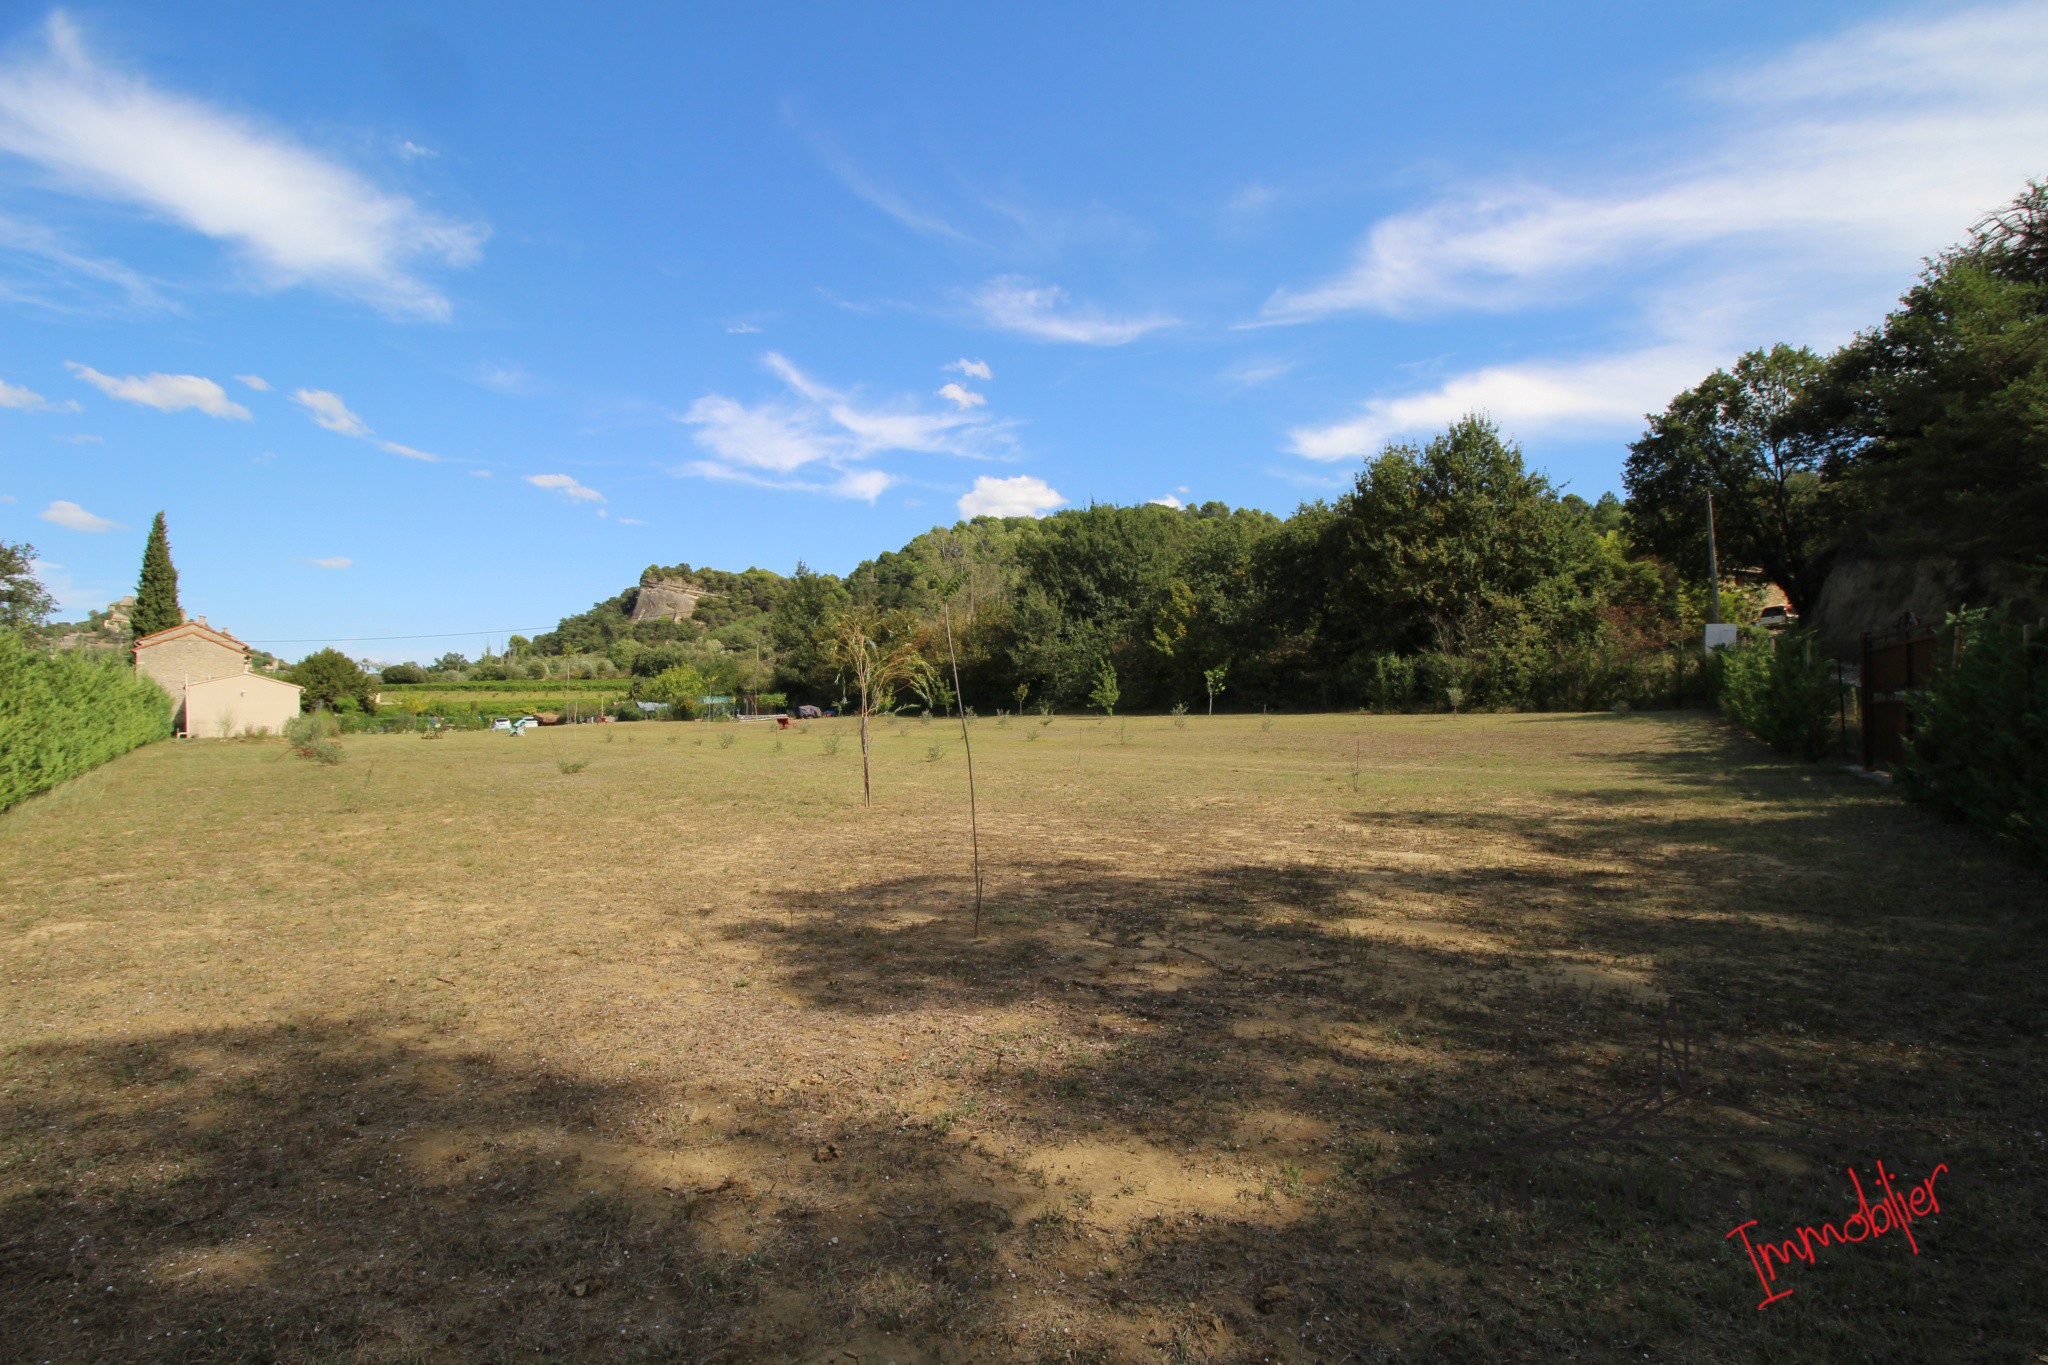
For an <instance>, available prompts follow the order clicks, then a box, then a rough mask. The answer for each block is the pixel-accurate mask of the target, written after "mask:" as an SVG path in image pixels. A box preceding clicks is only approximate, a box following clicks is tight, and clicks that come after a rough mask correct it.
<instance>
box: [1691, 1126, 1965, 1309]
mask: <svg viewBox="0 0 2048 1365" xmlns="http://www.w3.org/2000/svg"><path fill="white" fill-rule="evenodd" d="M1946 1170H1948V1165H1947V1163H1945V1162H1944V1163H1943V1164H1942V1165H1939V1166H1936V1167H1935V1168H1934V1170H1933V1171H1932V1172H1931V1173H1930V1174H1929V1175H1928V1177H1927V1178H1926V1179H1925V1180H1923V1181H1921V1182H1920V1183H1919V1184H1917V1185H1912V1186H1908V1187H1907V1188H1906V1190H1905V1191H1904V1192H1903V1193H1901V1192H1900V1191H1899V1190H1897V1189H1894V1188H1893V1187H1892V1179H1893V1177H1892V1176H1891V1175H1890V1174H1889V1173H1888V1172H1886V1170H1885V1168H1884V1163H1883V1162H1882V1161H1880V1162H1878V1163H1877V1183H1878V1185H1879V1187H1880V1188H1881V1190H1882V1197H1881V1198H1880V1199H1879V1200H1878V1202H1877V1205H1876V1207H1874V1208H1873V1207H1872V1206H1871V1203H1870V1199H1869V1197H1868V1196H1867V1195H1866V1194H1865V1193H1864V1191H1863V1182H1862V1181H1861V1180H1858V1179H1857V1178H1856V1170H1855V1168H1854V1167H1853V1166H1852V1167H1850V1168H1849V1182H1850V1183H1851V1184H1852V1185H1854V1186H1855V1187H1856V1212H1854V1213H1852V1214H1850V1215H1849V1216H1848V1217H1847V1218H1844V1219H1843V1220H1842V1223H1841V1226H1840V1227H1836V1226H1835V1225H1834V1224H1832V1223H1822V1224H1821V1225H1820V1226H1819V1227H1803V1228H1800V1229H1798V1230H1797V1232H1796V1233H1795V1234H1794V1235H1793V1236H1792V1237H1788V1238H1786V1239H1785V1240H1784V1241H1782V1242H1766V1241H1756V1242H1752V1241H1750V1239H1749V1230H1750V1229H1751V1228H1753V1227H1755V1226H1756V1219H1754V1218H1752V1219H1750V1220H1749V1221H1748V1222H1747V1223H1744V1224H1742V1225H1741V1226H1740V1227H1735V1228H1730V1229H1729V1230H1728V1236H1729V1237H1740V1238H1742V1249H1743V1250H1744V1251H1746V1252H1748V1253H1749V1264H1750V1266H1751V1268H1753V1269H1754V1270H1755V1271H1756V1277H1757V1279H1758V1281H1759V1282H1761V1283H1762V1285H1763V1287H1764V1301H1763V1302H1762V1303H1760V1304H1758V1305H1757V1310H1758V1311H1759V1312H1761V1311H1762V1310H1764V1309H1765V1308H1768V1307H1769V1306H1770V1305H1772V1304H1774V1303H1776V1302H1777V1301H1778V1300H1779V1299H1784V1298H1790V1297H1791V1296H1792V1291H1791V1290H1789V1289H1775V1288H1773V1287H1772V1286H1774V1285H1775V1284H1776V1283H1777V1282H1778V1271H1779V1269H1781V1268H1782V1267H1785V1266H1789V1265H1791V1264H1792V1262H1793V1261H1794V1260H1801V1261H1804V1262H1806V1263H1807V1264H1808V1265H1812V1264H1813V1253H1814V1248H1815V1247H1821V1248H1825V1247H1828V1246H1830V1245H1834V1244H1837V1243H1843V1242H1861V1241H1864V1240H1866V1239H1874V1238H1878V1237H1882V1236H1884V1235H1885V1234H1886V1233H1887V1232H1903V1233H1905V1234H1906V1245H1907V1246H1909V1247H1911V1248H1912V1249H1913V1254H1914V1255H1915V1256H1918V1255H1919V1254H1920V1243H1919V1241H1918V1239H1916V1238H1915V1237H1914V1236H1913V1220H1914V1219H1916V1218H1925V1217H1926V1216H1927V1215H1928V1214H1930V1213H1940V1212H1941V1205H1940V1204H1939V1203H1937V1202H1936V1201H1935V1198H1934V1182H1935V1179H1936V1178H1937V1177H1939V1176H1940V1175H1941V1174H1942V1173H1943V1172H1944V1171H1946ZM1724 1240H1725V1239H1724ZM1774 1260H1775V1261H1776V1262H1777V1264H1776V1265H1773V1264H1772V1262H1773V1261H1774Z"/></svg>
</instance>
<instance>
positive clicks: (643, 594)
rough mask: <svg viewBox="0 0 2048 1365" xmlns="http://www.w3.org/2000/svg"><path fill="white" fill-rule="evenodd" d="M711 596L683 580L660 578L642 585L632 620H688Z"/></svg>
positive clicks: (635, 599)
mask: <svg viewBox="0 0 2048 1365" xmlns="http://www.w3.org/2000/svg"><path fill="white" fill-rule="evenodd" d="M709 596H711V594H710V593H708V592H706V591H704V589H702V588H700V587H698V586H697V585H696V584H695V583H691V582H689V581H687V580H685V579H681V578H657V579H655V580H654V581H653V582H651V583H648V582H643V583H641V585H640V593H639V596H637V597H635V598H634V599H633V620H634V621H635V622H640V621H687V620H689V619H690V616H691V614H692V613H694V612H695V611H696V610H697V603H698V602H700V601H702V600H703V599H704V598H706V597H709Z"/></svg>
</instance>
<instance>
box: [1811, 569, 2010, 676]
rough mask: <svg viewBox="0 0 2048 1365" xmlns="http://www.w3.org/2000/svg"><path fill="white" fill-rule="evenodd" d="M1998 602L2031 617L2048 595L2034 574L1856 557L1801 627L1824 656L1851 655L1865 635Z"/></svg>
mask: <svg viewBox="0 0 2048 1365" xmlns="http://www.w3.org/2000/svg"><path fill="white" fill-rule="evenodd" d="M2001 603H2010V604H2012V605H2013V606H2015V607H2017V608H2018V609H2019V611H2020V613H2021V614H2022V616H2023V617H2028V618H2031V617H2033V616H2036V615H2039V614H2040V612H2041V611H2042V609H2043V608H2044V606H2048V594H2044V592H2043V587H2042V584H2041V583H2040V582H2039V581H2038V580H2037V579H2034V578H2033V577H2032V576H2030V575H2028V574H2026V573H2024V572H2023V571H2020V570H2017V569H2012V568H2005V567H2001V566H1996V565H1965V564H1958V563H1956V562H1954V561H1952V560H1940V559H1907V560H1881V559H1855V560H1851V561H1849V562H1848V563H1846V564H1842V565H1839V566H1837V567H1836V569H1835V571H1834V572H1833V573H1831V574H1829V575H1828V581H1827V583H1826V584H1825V585H1823V586H1822V588H1821V592H1820V600H1819V601H1817V602H1815V603H1814V606H1813V614H1812V617H1811V619H1810V620H1808V621H1807V623H1806V624H1808V625H1810V626H1812V627H1813V628H1814V630H1815V632H1816V633H1817V634H1818V635H1819V636H1820V642H1821V645H1822V647H1823V648H1825V649H1826V650H1827V651H1828V652H1829V653H1831V654H1834V655H1835V656H1837V657H1839V658H1854V657H1855V655H1856V650H1857V648H1858V645H1859V643H1860V642H1861V640H1862V638H1863V634H1864V632H1865V631H1868V632H1870V633H1871V634H1873V635H1882V634H1886V633H1888V632H1891V631H1895V630H1898V629H1900V628H1901V627H1905V626H1910V625H1919V626H1939V625H1940V624H1941V623H1942V619H1943V618H1944V617H1946V616H1947V615H1948V613H1949V612H1951V611H1954V610H1955V609H1956V608H1957V607H1962V606H1971V607H1988V606H1996V605H1999V604H2001Z"/></svg>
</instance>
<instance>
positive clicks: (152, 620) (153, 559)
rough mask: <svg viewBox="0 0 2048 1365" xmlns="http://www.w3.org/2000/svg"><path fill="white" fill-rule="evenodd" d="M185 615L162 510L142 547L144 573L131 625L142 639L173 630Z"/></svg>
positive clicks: (151, 525)
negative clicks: (179, 599)
mask: <svg viewBox="0 0 2048 1365" xmlns="http://www.w3.org/2000/svg"><path fill="white" fill-rule="evenodd" d="M184 619H185V609H184V608H183V607H181V606H179V605H178V570H177V567H176V566H175V565H173V564H172V563H171V538H170V532H169V531H168V530H167V529H166V528H165V526H164V514H163V513H162V512H158V513H157V514H156V520H155V521H153V522H151V523H150V526H149V541H148V543H147V544H145V545H144V546H143V547H142V577H141V579H140V581H139V582H138V583H137V584H136V588H135V610H134V611H133V612H132V613H130V615H129V618H128V623H129V628H130V629H131V630H132V631H133V632H134V635H135V638H136V639H138V640H139V639H141V638H142V637H143V636H145V635H154V634H156V633H157V632H158V631H160V630H169V629H170V628H171V627H172V626H175V625H178V624H180V623H182V622H183V621H184Z"/></svg>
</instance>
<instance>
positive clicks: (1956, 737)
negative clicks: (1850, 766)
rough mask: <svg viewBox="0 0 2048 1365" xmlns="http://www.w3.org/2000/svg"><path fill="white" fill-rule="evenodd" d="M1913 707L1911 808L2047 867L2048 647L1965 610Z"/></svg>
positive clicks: (2038, 636) (2037, 635)
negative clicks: (1963, 823) (1968, 827)
mask: <svg viewBox="0 0 2048 1365" xmlns="http://www.w3.org/2000/svg"><path fill="white" fill-rule="evenodd" d="M1938 657H1939V658H1941V659H1942V660H1943V661H1944V663H1943V666H1942V667H1940V668H1938V669H1937V670H1936V672H1935V675H1934V679H1933V681H1932V682H1931V683H1930V684H1929V685H1928V687H1927V688H1926V690H1925V691H1923V692H1922V693H1921V694H1920V695H1919V696H1918V697H1917V698H1916V699H1915V701H1914V707H1913V719H1914V725H1913V734H1912V737H1911V740H1910V741H1909V743H1908V745H1907V755H1906V762H1905V764H1904V765H1903V767H1902V769H1901V771H1900V774H1899V776H1900V778H1901V779H1902V781H1903V783H1904V785H1905V789H1906V792H1907V793H1908V794H1909V795H1910V796H1912V797H1913V798H1914V799H1915V800H1917V801H1922V802H1925V803H1926V804H1928V805H1930V806H1932V807H1934V808H1935V809H1937V810H1941V811H1946V812H1947V813H1948V814H1950V815H1953V816H1956V817H1957V818H1959V819H1962V820H1967V821H1969V822H1970V823H1971V824H1973V825H1976V826H1977V827H1978V828H1980V829H1983V830H1985V831H1986V832H1988V833H1989V834H1990V835H1991V836H1992V837H1993V838H1995V839H1997V840H1999V841H2000V842H2002V843H2005V844H2007V845H2009V846H2011V847H2013V848H2015V849H2017V850H2019V851H2020V852H2021V853H2022V854H2024V855H2025V856H2027V857H2029V858H2031V859H2033V860H2034V861H2035V862H2036V863H2039V864H2042V865H2048V639H2044V638H2043V635H2042V632H2041V630H2040V628H2039V627H2038V626H2037V627H2036V628H2035V629H2034V630H2033V631H2031V632H2029V631H2027V630H2025V629H2024V628H2023V627H2022V626H2020V625H2019V624H2018V623H2017V622H2015V621H2014V620H2012V619H2011V617H2010V616H2009V615H2007V614H2004V613H1992V612H1987V611H1982V610H1978V611H1966V612H1961V613H1958V614H1957V615H1955V616H1953V617H1951V618H1950V619H1949V621H1948V623H1947V625H1946V626H1945V627H1944V629H1943V631H1942V636H1941V647H1940V651H1939V655H1938Z"/></svg>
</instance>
